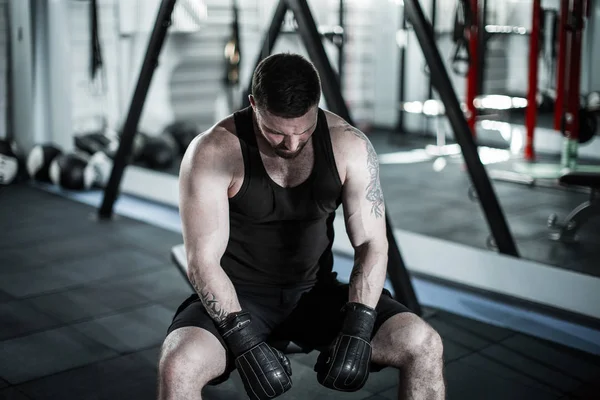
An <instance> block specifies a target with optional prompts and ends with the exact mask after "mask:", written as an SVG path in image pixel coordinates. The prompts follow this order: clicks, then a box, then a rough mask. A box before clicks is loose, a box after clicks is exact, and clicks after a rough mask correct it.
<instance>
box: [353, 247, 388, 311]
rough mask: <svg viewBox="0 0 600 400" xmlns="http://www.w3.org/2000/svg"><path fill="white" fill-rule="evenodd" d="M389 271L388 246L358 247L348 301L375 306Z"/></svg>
mask: <svg viewBox="0 0 600 400" xmlns="http://www.w3.org/2000/svg"><path fill="white" fill-rule="evenodd" d="M386 273H387V248H386V247H385V246H375V245H373V244H369V243H367V244H363V245H362V246H360V247H358V248H356V251H355V256H354V267H353V268H352V274H351V275H350V293H349V296H348V297H349V298H348V301H351V302H356V303H362V304H365V305H367V306H369V307H372V308H375V306H376V305H377V302H378V301H379V296H380V295H381V290H382V289H383V285H384V283H385V277H386Z"/></svg>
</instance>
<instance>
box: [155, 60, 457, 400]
mask: <svg viewBox="0 0 600 400" xmlns="http://www.w3.org/2000/svg"><path fill="white" fill-rule="evenodd" d="M320 95H321V87H320V80H319V76H318V73H317V71H316V70H315V68H314V66H313V65H312V64H311V63H310V62H309V61H307V60H306V59H305V58H303V57H301V56H299V55H295V54H276V55H272V56H270V57H268V58H266V59H265V60H264V61H263V62H262V63H260V65H259V66H258V67H257V69H256V71H255V72H254V75H253V78H252V95H251V96H250V102H251V107H248V108H247V109H244V110H241V111H239V112H236V113H235V114H233V115H232V116H229V117H227V118H225V119H224V120H223V121H221V122H219V123H217V124H216V125H215V126H213V127H212V128H211V129H209V130H208V131H207V132H205V133H203V134H202V135H200V136H198V137H197V138H196V139H195V140H194V141H193V142H192V144H191V145H190V147H189V149H188V150H187V152H186V154H185V157H184V159H183V162H182V166H181V175H180V211H181V218H182V222H183V236H184V241H185V249H186V254H187V261H188V276H189V279H190V282H191V283H192V284H193V286H194V288H195V289H196V292H197V293H196V294H194V295H193V296H191V297H190V298H188V299H187V300H186V301H185V302H184V303H183V304H182V305H181V306H180V307H179V309H178V310H177V312H176V314H175V317H174V318H173V322H172V325H171V326H170V328H169V331H168V335H167V337H166V339H165V342H164V344H163V347H162V351H161V357H160V364H159V398H160V399H186V400H191V399H200V398H201V391H202V388H203V387H204V386H205V385H207V384H217V383H219V382H222V381H224V380H226V379H227V377H228V376H229V374H230V372H231V371H232V370H233V369H234V368H238V371H239V372H240V376H241V378H242V381H243V382H244V387H245V389H246V392H247V394H248V397H249V398H251V399H269V398H274V397H277V396H278V395H280V394H282V393H284V392H286V391H287V390H289V389H290V388H291V387H292V376H291V374H292V371H291V369H290V365H289V361H288V360H287V358H286V357H285V356H284V355H283V354H281V353H280V352H278V351H277V350H275V347H277V346H276V343H281V342H282V341H294V342H296V343H299V344H301V345H302V346H303V347H305V348H306V349H318V350H319V351H320V356H319V358H318V361H317V363H316V365H315V368H314V369H315V372H316V374H315V375H316V376H315V377H316V379H317V380H318V381H319V382H320V383H321V384H322V385H324V386H326V387H328V388H330V389H332V390H335V391H341V392H349V391H355V390H359V389H360V388H362V387H363V386H364V384H365V382H366V381H367V378H368V375H369V372H373V371H378V370H381V369H382V368H384V367H394V368H398V369H399V370H400V385H399V394H398V397H399V398H400V399H443V398H444V391H445V388H444V378H443V360H442V342H441V339H440V337H439V335H438V334H437V333H436V332H435V331H434V330H433V329H432V328H431V327H430V326H429V325H428V324H427V323H426V322H424V321H423V320H422V319H420V318H419V317H418V316H416V315H415V314H414V313H411V312H410V311H409V310H408V309H407V308H406V307H405V306H403V305H402V304H400V303H398V302H397V301H395V300H394V299H393V298H392V297H391V296H390V293H389V292H388V291H386V290H384V289H383V284H384V281H385V277H386V264H387V249H388V243H387V240H386V229H385V228H386V227H385V218H384V200H383V193H382V190H381V187H380V183H379V166H378V160H377V155H376V153H375V151H374V150H373V147H372V146H371V143H370V142H369V140H368V139H367V137H366V136H365V135H364V134H363V133H362V132H360V131H359V130H358V129H356V128H354V127H352V126H350V125H348V123H347V122H346V121H344V120H343V119H342V118H340V117H338V116H337V115H335V114H332V113H330V112H327V111H324V110H322V109H320V108H319V107H318V104H319V100H320ZM340 204H343V209H344V218H345V223H346V228H347V231H348V235H349V238H350V241H351V243H352V246H353V247H354V250H355V257H354V260H355V262H354V267H353V270H352V274H351V278H350V282H349V284H342V283H341V282H339V281H338V280H337V279H336V274H335V273H333V272H332V267H333V255H332V251H331V247H332V242H333V234H334V233H333V219H334V217H335V210H336V209H337V207H338V206H339V205H340ZM300 390H301V389H300ZM333 396H334V392H332V397H333ZM342 398H343V396H342Z"/></svg>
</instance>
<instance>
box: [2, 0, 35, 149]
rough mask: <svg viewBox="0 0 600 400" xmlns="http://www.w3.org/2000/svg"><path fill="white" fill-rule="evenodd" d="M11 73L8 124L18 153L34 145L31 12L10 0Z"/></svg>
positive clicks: (25, 4)
mask: <svg viewBox="0 0 600 400" xmlns="http://www.w3.org/2000/svg"><path fill="white" fill-rule="evenodd" d="M8 5H9V17H10V21H11V24H10V40H11V51H12V58H11V69H12V71H14V72H15V73H13V74H12V83H13V87H14V88H16V90H13V92H12V98H11V99H10V100H9V101H10V102H11V113H12V115H11V117H10V118H11V120H12V122H13V128H14V130H15V132H13V134H14V139H15V141H16V143H17V145H18V146H19V147H20V148H21V149H28V148H29V146H31V145H32V144H33V143H35V141H36V137H37V136H38V133H36V132H34V131H33V125H32V121H31V110H32V108H33V80H32V77H33V71H32V66H33V58H32V38H31V36H32V29H31V18H32V15H31V10H30V7H29V2H27V1H23V0H9V2H8Z"/></svg>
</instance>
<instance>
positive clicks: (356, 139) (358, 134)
mask: <svg viewBox="0 0 600 400" xmlns="http://www.w3.org/2000/svg"><path fill="white" fill-rule="evenodd" d="M325 116H326V117H327V125H328V126H329V133H330V136H331V143H332V145H333V149H334V152H336V153H338V152H339V153H342V154H347V153H348V152H351V151H352V150H353V149H355V148H356V147H361V148H364V146H365V142H367V141H368V140H369V139H368V138H367V136H366V135H365V134H364V133H363V132H362V131H361V130H360V129H358V128H356V127H354V126H352V125H350V124H349V123H348V122H346V120H344V119H343V118H342V117H340V116H338V115H336V114H334V113H332V112H329V111H325ZM336 155H337V154H336Z"/></svg>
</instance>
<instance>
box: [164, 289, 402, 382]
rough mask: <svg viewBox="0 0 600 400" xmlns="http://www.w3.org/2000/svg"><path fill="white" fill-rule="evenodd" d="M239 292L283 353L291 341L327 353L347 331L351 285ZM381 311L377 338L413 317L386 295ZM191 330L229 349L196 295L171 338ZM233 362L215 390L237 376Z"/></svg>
mask: <svg viewBox="0 0 600 400" xmlns="http://www.w3.org/2000/svg"><path fill="white" fill-rule="evenodd" d="M235 288H236V292H237V296H238V299H239V301H240V305H241V306H242V309H243V310H244V311H248V312H250V314H251V316H252V324H253V325H254V328H255V329H256V330H257V332H259V334H260V335H261V336H262V337H263V339H264V340H265V341H267V343H269V344H271V345H272V346H274V347H277V348H279V349H282V348H284V347H285V346H286V344H287V343H289V342H290V341H291V342H294V343H295V344H298V345H299V346H301V348H302V349H303V351H305V352H307V353H308V352H310V351H311V350H314V349H324V348H326V347H327V346H329V344H330V343H331V342H332V341H333V340H334V339H335V337H336V336H337V334H338V333H339V330H340V328H341V325H342V318H343V315H342V314H341V312H340V310H341V308H342V307H343V306H344V304H345V303H346V302H347V301H348V285H347V284H342V283H339V282H334V283H327V284H321V283H318V284H316V285H314V286H312V287H308V288H293V289H279V288H269V287H263V286H261V287H257V286H246V285H235ZM376 310H377V319H376V321H375V327H374V329H373V335H375V333H376V332H377V330H378V329H379V328H380V327H381V325H382V324H383V323H384V322H385V321H386V320H387V319H388V318H390V317H392V316H393V315H395V314H399V313H403V312H410V310H409V309H408V308H407V307H405V306H404V305H402V304H400V303H399V302H398V301H396V300H394V299H393V298H392V296H391V294H390V292H389V291H387V290H385V289H384V290H383V292H382V295H381V297H380V299H379V302H378V303H377V307H376ZM186 326H197V327H199V328H203V329H206V330H207V331H209V332H211V333H212V334H213V335H215V337H216V338H217V339H219V341H220V342H221V344H222V345H223V347H225V349H227V347H226V346H225V342H224V341H223V339H222V338H221V336H220V335H219V333H218V331H217V329H216V327H215V324H214V322H213V320H212V319H211V318H210V317H209V316H208V313H207V312H206V310H205V309H204V306H203V305H202V302H201V301H200V300H199V298H198V295H196V294H193V295H192V296H190V297H189V298H188V299H186V300H185V301H184V302H183V304H181V306H179V308H178V309H177V311H176V313H175V316H174V317H173V322H172V323H171V326H170V327H169V329H168V333H171V332H172V331H174V330H175V329H178V328H183V327H186ZM233 361H234V360H233V359H232V357H231V355H230V353H229V352H227V367H226V371H225V373H224V374H223V375H221V376H220V377H219V378H217V379H215V380H213V381H212V382H210V384H213V385H215V384H219V383H221V382H223V381H225V380H227V379H228V378H229V374H230V373H231V371H233V370H234V369H235V363H234V362H233ZM382 368H383V366H381V365H376V364H372V365H371V370H372V371H374V372H375V371H379V370H381V369H382Z"/></svg>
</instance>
